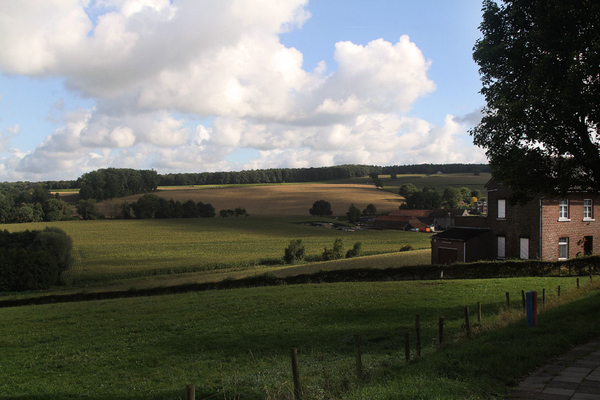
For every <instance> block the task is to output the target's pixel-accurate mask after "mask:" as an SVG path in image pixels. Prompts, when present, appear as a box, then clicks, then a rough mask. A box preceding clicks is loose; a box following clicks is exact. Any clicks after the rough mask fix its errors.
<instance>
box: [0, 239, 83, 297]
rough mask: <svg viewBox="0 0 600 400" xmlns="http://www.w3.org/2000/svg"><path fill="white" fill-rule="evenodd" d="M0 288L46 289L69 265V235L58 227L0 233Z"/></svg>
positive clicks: (70, 248)
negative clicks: (0, 249)
mask: <svg viewBox="0 0 600 400" xmlns="http://www.w3.org/2000/svg"><path fill="white" fill-rule="evenodd" d="M0 247H1V248H2V251H1V252H0V291H24V290H39V289H47V288H49V287H50V286H52V285H55V284H59V283H61V281H60V276H61V274H62V272H64V271H65V270H67V269H69V268H71V266H72V265H73V258H72V256H71V251H72V249H73V242H72V240H71V238H70V237H69V236H68V235H67V234H66V233H64V232H63V231H62V230H61V229H59V228H46V229H44V230H43V231H25V232H15V233H10V232H8V231H4V232H2V233H1V234H0Z"/></svg>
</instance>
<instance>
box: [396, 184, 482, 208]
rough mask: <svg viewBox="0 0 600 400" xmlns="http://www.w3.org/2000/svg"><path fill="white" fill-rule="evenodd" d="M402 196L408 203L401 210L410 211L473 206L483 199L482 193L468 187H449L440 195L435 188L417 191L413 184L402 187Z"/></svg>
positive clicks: (400, 191) (400, 190) (400, 192)
mask: <svg viewBox="0 0 600 400" xmlns="http://www.w3.org/2000/svg"><path fill="white" fill-rule="evenodd" d="M399 194H400V196H403V197H404V198H405V199H406V202H404V203H402V205H400V208H401V209H408V210H437V209H438V208H441V207H442V206H443V207H446V208H457V207H458V206H459V205H460V203H461V202H462V203H464V204H471V203H473V202H475V201H477V200H481V199H484V197H481V191H479V190H478V189H475V190H471V189H469V188H468V187H464V186H463V187H461V188H455V187H447V188H445V189H444V193H443V194H440V193H439V192H438V191H437V190H435V189H434V188H428V187H424V188H423V190H419V189H417V187H416V186H415V185H413V184H412V183H407V184H406V185H402V186H401V187H400V189H399Z"/></svg>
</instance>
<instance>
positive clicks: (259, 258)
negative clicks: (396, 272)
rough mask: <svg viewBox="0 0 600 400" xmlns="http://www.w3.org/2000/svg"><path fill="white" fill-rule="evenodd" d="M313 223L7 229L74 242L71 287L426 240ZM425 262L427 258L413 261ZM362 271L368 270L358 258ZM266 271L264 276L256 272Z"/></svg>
mask: <svg viewBox="0 0 600 400" xmlns="http://www.w3.org/2000/svg"><path fill="white" fill-rule="evenodd" d="M314 220H316V219H315V218H311V217H304V218H258V217H253V218H209V219H167V220H99V221H67V222H53V223H33V224H14V225H5V229H8V230H9V231H15V230H24V229H43V228H44V227H45V226H56V227H59V228H61V229H63V230H64V231H65V232H66V233H67V234H68V235H70V236H71V237H72V238H73V244H74V254H75V257H76V260H77V262H76V267H75V269H74V270H72V271H70V272H69V275H68V279H69V282H71V283H76V284H84V283H91V282H102V281H108V280H115V279H123V278H132V277H143V276H148V275H164V274H174V273H183V272H194V271H212V270H231V271H236V270H247V269H252V268H256V267H258V266H260V265H273V264H275V265H276V264H281V258H282V256H283V251H284V249H285V247H286V246H287V245H288V244H289V242H290V240H292V239H302V240H303V242H304V243H305V245H306V252H307V255H314V256H317V255H319V254H321V253H322V251H323V248H324V247H331V246H332V244H333V241H334V240H335V239H336V238H341V239H342V240H343V241H344V244H345V246H346V248H347V249H349V248H351V247H352V245H353V244H354V243H356V242H361V243H362V245H363V250H364V251H365V253H367V254H378V253H391V252H397V251H398V250H399V248H400V247H402V246H403V245H405V244H410V245H412V246H413V248H415V249H428V248H429V247H430V240H429V237H430V235H428V234H424V233H415V232H404V231H356V232H341V231H336V230H332V229H324V228H316V227H312V226H307V225H302V223H303V222H304V223H306V222H309V221H314ZM428 261H429V255H428V254H422V256H421V257H420V258H419V262H415V263H416V264H421V263H423V262H428ZM364 263H365V264H363V266H369V265H370V263H369V260H368V259H364ZM262 272H264V270H263V271H262Z"/></svg>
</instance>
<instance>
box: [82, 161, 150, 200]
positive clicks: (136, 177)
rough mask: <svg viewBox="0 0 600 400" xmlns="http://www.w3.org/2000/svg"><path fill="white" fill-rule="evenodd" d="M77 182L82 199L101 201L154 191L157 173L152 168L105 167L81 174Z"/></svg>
mask: <svg viewBox="0 0 600 400" xmlns="http://www.w3.org/2000/svg"><path fill="white" fill-rule="evenodd" d="M77 182H78V186H79V188H80V189H79V197H80V198H81V199H82V200H87V199H95V200H97V201H102V200H106V199H114V198H118V197H125V196H131V195H134V194H139V193H147V192H152V191H155V190H156V188H157V186H158V173H157V172H156V171H154V170H135V169H128V168H106V169H99V170H96V171H91V172H88V173H86V174H83V175H82V176H81V177H80V178H79V179H78V180H77Z"/></svg>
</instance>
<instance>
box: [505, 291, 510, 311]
mask: <svg viewBox="0 0 600 400" xmlns="http://www.w3.org/2000/svg"><path fill="white" fill-rule="evenodd" d="M506 308H510V294H509V293H508V292H506Z"/></svg>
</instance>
